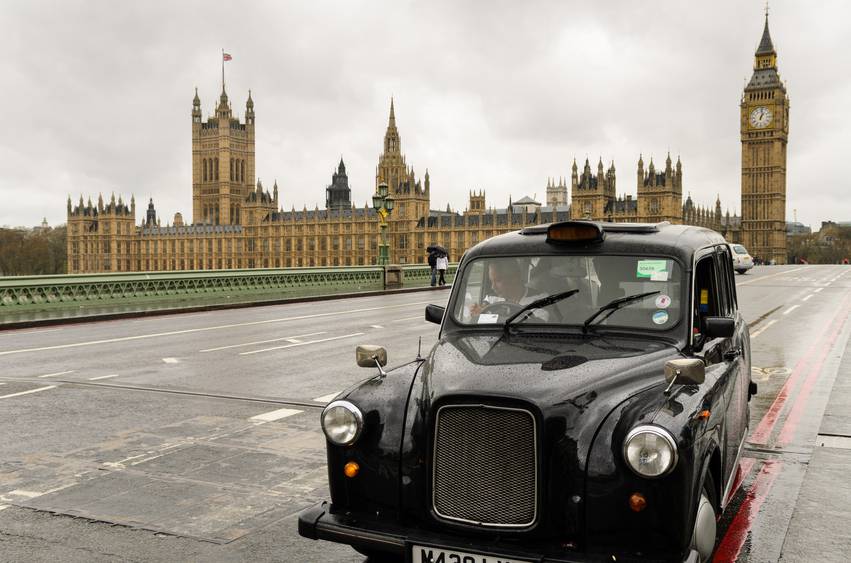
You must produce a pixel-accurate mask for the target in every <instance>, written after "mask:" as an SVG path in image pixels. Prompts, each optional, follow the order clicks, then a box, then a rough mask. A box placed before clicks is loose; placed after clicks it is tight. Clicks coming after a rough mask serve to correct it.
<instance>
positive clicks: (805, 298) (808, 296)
mask: <svg viewBox="0 0 851 563" xmlns="http://www.w3.org/2000/svg"><path fill="white" fill-rule="evenodd" d="M813 295H815V293H810V294H809V295H807V296H806V297H804V298H803V299H801V301H806V300H807V299H809V298H810V297H812V296H813Z"/></svg>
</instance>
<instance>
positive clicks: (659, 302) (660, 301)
mask: <svg viewBox="0 0 851 563" xmlns="http://www.w3.org/2000/svg"><path fill="white" fill-rule="evenodd" d="M670 306H671V298H670V297H668V296H667V295H664V294H663V295H660V296H659V297H657V298H656V308H657V309H667V308H668V307H670Z"/></svg>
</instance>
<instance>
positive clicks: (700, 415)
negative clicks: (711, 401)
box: [697, 409, 711, 420]
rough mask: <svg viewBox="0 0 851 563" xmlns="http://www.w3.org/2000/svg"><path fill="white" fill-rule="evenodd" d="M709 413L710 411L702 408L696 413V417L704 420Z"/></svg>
mask: <svg viewBox="0 0 851 563" xmlns="http://www.w3.org/2000/svg"><path fill="white" fill-rule="evenodd" d="M710 414H711V413H710V412H709V411H708V410H706V409H704V410H702V411H700V412H699V413H698V415H697V418H702V419H703V420H706V419H707V418H709V415H710Z"/></svg>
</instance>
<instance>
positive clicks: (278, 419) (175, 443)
mask: <svg viewBox="0 0 851 563" xmlns="http://www.w3.org/2000/svg"><path fill="white" fill-rule="evenodd" d="M736 279H737V288H738V295H739V306H740V309H741V311H742V314H743V315H744V317H745V319H746V321H748V323H749V325H750V330H751V337H752V360H753V366H754V371H753V374H752V377H753V378H754V380H756V381H757V382H758V383H759V395H757V396H756V397H755V398H754V400H753V401H752V404H751V436H750V438H749V442H748V444H747V446H746V450H745V452H744V454H743V461H742V484H741V486H740V487H739V488H738V489H737V491H736V492H735V494H734V495H733V497H732V499H731V501H730V504H729V506H728V509H727V511H726V513H725V515H724V518H723V519H722V521H721V531H722V534H723V538H722V539H721V541H720V542H719V554H718V556H717V557H716V561H732V560H739V561H779V560H783V561H834V560H836V561H838V560H844V559H845V558H846V557H843V555H844V554H847V553H848V550H849V547H851V546H849V544H848V537H849V534H847V532H845V529H844V528H843V523H844V522H847V521H848V519H847V518H845V517H847V516H848V509H847V507H845V506H843V504H844V503H847V501H848V500H851V493H850V492H849V484H851V475H848V474H847V473H848V472H847V471H845V468H846V467H848V463H849V461H851V460H849V457H848V456H849V454H851V449H849V445H848V442H849V441H851V438H849V436H851V409H849V407H851V374H849V362H851V358H849V353H848V342H849V333H851V323H849V322H848V318H847V317H848V312H849V310H851V307H849V295H851V269H849V268H847V267H845V268H843V267H841V266H805V267H800V266H779V267H757V268H754V270H752V271H751V272H750V273H748V274H747V275H745V276H737V277H736ZM447 296H448V295H447V292H440V291H436V292H433V293H432V292H425V293H412V294H406V295H388V296H381V297H362V298H352V299H342V300H332V301H323V302H315V303H294V304H287V305H276V306H263V307H256V308H251V309H234V310H224V311H208V312H203V313H193V314H183V315H171V316H164V317H149V318H140V319H129V320H116V321H105V322H93V323H83V324H75V325H60V326H56V327H49V328H40V329H27V330H15V331H5V332H2V333H0V427H2V428H3V430H4V433H3V436H4V440H0V561H57V560H61V561H243V560H253V561H311V562H312V561H331V562H337V561H340V562H342V561H359V562H360V561H363V560H364V558H363V557H362V556H359V555H358V554H356V553H355V552H354V551H353V550H351V549H350V548H348V547H347V546H342V545H337V544H332V543H328V542H315V541H310V540H306V539H304V538H301V537H299V536H298V534H297V531H296V514H297V513H298V512H299V511H300V510H301V509H302V508H304V507H305V506H308V505H310V504H312V503H314V502H316V501H318V500H320V499H324V498H327V473H326V469H325V465H324V438H323V436H322V434H321V431H320V430H319V424H318V416H319V413H320V411H321V408H322V406H323V405H325V404H326V403H327V402H328V401H330V400H331V399H332V398H333V397H334V396H335V395H336V394H337V393H338V392H340V391H342V390H344V389H346V388H347V387H348V386H350V385H352V384H354V383H356V382H358V381H360V380H362V379H364V378H365V377H368V376H370V375H371V371H370V370H369V369H363V368H358V367H356V365H355V362H354V353H353V352H354V346H355V345H356V344H366V343H370V344H381V345H384V346H385V347H386V348H387V349H388V354H389V357H390V364H391V365H396V364H401V363H403V362H405V361H408V360H410V359H412V358H413V357H415V356H416V354H417V351H418V348H419V347H420V346H421V349H422V351H423V353H426V352H427V351H428V350H429V349H430V348H431V346H432V345H433V344H434V342H435V341H436V337H437V330H438V327H437V326H436V325H433V324H429V323H426V322H425V321H424V320H423V310H424V308H425V305H426V304H428V303H436V304H441V305H442V304H444V303H445V300H446V298H447ZM420 342H421V343H420ZM843 532H844V533H843Z"/></svg>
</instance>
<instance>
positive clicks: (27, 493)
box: [6, 489, 44, 498]
mask: <svg viewBox="0 0 851 563" xmlns="http://www.w3.org/2000/svg"><path fill="white" fill-rule="evenodd" d="M6 494H7V495H12V496H16V497H24V498H35V497H40V496H41V495H43V494H44V493H39V492H38V491H25V490H23V489H15V490H14V491H9V492H8V493H6Z"/></svg>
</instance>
